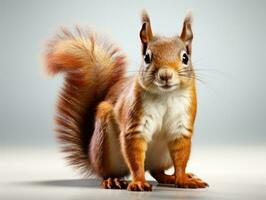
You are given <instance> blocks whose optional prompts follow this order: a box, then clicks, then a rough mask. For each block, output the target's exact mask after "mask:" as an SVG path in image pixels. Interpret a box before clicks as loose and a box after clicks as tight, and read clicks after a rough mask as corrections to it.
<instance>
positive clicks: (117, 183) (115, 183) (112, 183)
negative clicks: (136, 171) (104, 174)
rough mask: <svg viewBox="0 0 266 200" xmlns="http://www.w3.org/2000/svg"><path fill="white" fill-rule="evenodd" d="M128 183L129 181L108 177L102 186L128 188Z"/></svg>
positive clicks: (106, 187)
mask: <svg viewBox="0 0 266 200" xmlns="http://www.w3.org/2000/svg"><path fill="white" fill-rule="evenodd" d="M127 185H128V182H127V181H125V180H121V179H118V178H108V179H105V180H103V182H102V186H103V187H104V188H105V189H126V188H127Z"/></svg>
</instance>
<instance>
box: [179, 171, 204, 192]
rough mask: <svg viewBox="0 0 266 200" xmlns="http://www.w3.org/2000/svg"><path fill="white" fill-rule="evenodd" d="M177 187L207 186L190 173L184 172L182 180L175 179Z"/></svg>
mask: <svg viewBox="0 0 266 200" xmlns="http://www.w3.org/2000/svg"><path fill="white" fill-rule="evenodd" d="M175 185H176V187H178V188H194V189H195V188H206V187H209V185H208V183H206V182H204V181H203V180H201V179H200V178H198V177H197V176H196V175H194V174H192V173H188V174H186V177H185V179H184V180H177V181H176V183H175Z"/></svg>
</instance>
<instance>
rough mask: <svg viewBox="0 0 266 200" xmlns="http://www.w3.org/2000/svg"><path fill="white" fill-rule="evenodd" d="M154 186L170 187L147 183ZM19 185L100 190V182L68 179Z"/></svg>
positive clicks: (152, 182) (154, 182)
mask: <svg viewBox="0 0 266 200" xmlns="http://www.w3.org/2000/svg"><path fill="white" fill-rule="evenodd" d="M148 182H149V183H151V184H152V185H154V186H160V187H171V186H170V185H164V184H159V183H157V182H156V181H148ZM20 184H26V185H35V186H51V187H53V186H56V187H74V188H76V187H77V188H102V186H101V180H99V179H68V180H45V181H32V182H23V183H20Z"/></svg>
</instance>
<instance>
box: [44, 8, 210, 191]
mask: <svg viewBox="0 0 266 200" xmlns="http://www.w3.org/2000/svg"><path fill="white" fill-rule="evenodd" d="M191 21H192V20H191V17H190V16H189V17H187V18H186V19H185V20H184V23H183V29H182V33H181V35H180V36H174V37H161V36H157V35H154V34H153V32H152V29H151V21H150V18H149V16H148V14H147V13H146V12H143V14H142V23H143V24H142V28H141V31H140V39H141V42H142V55H143V57H144V59H143V60H142V63H141V66H140V69H139V72H138V73H136V74H135V76H132V77H126V76H125V57H124V56H123V55H122V54H121V53H120V51H119V50H118V49H117V48H115V47H113V45H108V44H106V43H105V42H103V41H101V40H100V41H99V40H97V35H96V36H95V35H94V34H89V36H87V35H86V34H84V33H82V31H81V30H80V29H78V30H77V35H75V34H72V33H70V32H68V31H66V30H64V31H63V35H62V36H60V37H59V38H57V39H56V40H53V41H52V42H51V43H50V45H49V46H48V51H47V54H46V66H47V72H48V73H49V74H55V73H58V72H64V73H65V75H66V77H65V87H64V88H63V90H62V93H61V95H60V99H59V103H58V107H57V108H58V113H57V116H56V122H57V125H58V128H57V131H58V138H59V140H60V141H61V142H62V143H63V151H65V152H66V153H68V155H67V158H68V159H69V160H70V163H71V164H73V165H76V166H77V167H79V168H81V169H82V170H83V172H88V171H91V172H93V173H94V174H96V175H98V176H99V177H101V178H102V179H103V184H102V185H103V186H104V187H105V188H117V189H122V188H125V186H126V185H127V184H126V183H125V181H123V180H121V179H120V178H122V177H124V176H127V175H128V174H131V175H132V182H131V183H129V185H128V187H127V188H128V189H129V190H132V191H150V190H151V185H150V184H149V183H148V182H147V181H146V179H145V170H150V172H151V174H152V176H153V177H154V178H155V179H156V180H157V181H158V182H162V183H168V184H175V185H176V186H177V187H206V186H207V185H206V183H204V182H203V181H202V180H200V179H198V178H195V177H194V176H192V175H189V174H187V173H186V165H187V162H188V159H189V155H190V150H191V138H192V134H193V129H194V121H195V116H196V112H197V98H196V86H195V73H194V70H193V66H192V62H191V61H190V60H191V51H192V48H191V47H192V45H191V42H192V39H193V33H192V30H191ZM151 55H152V57H149V56H151ZM184 55H186V56H187V59H188V61H189V62H188V63H187V64H185V63H184V62H185V61H184V58H183V57H184ZM147 56H148V58H147V59H148V60H146V59H145V57H147ZM185 58H186V57H185ZM184 98H185V100H184ZM169 99H170V100H169ZM158 101H160V102H159V103H158ZM169 102H170V103H169ZM153 103H154V104H153ZM172 103H173V104H174V105H175V106H176V107H171V106H172ZM150 104H151V105H150ZM153 105H155V106H158V108H156V107H155V108H154V107H153ZM162 105H164V106H165V108H162V107H161V106H162ZM168 106H169V107H168ZM156 109H158V110H156ZM175 109H176V110H175ZM149 112H150V113H149ZM181 114H182V116H180V115H181ZM183 115H184V116H183ZM155 120H158V121H155ZM163 122H165V123H168V124H169V126H170V127H173V128H172V129H174V130H170V128H169V127H167V126H166V127H165V126H164V124H161V123H163ZM158 124H161V126H158V127H157V125H158ZM154 127H155V128H154ZM153 128H154V129H153ZM175 129H176V130H175ZM152 142H155V144H157V143H158V142H165V143H164V145H165V146H163V145H162V146H158V147H156V148H158V149H159V150H161V149H162V151H163V152H161V153H163V154H162V155H159V154H158V158H157V157H156V159H161V160H156V162H154V159H153V157H151V159H146V158H147V156H151V155H150V152H149V150H150V149H149V148H153V147H152V145H151V143H152ZM156 142H157V143H156ZM164 147H165V149H166V150H167V151H165V149H164ZM160 148H161V149H160ZM169 154H170V155H169ZM153 156H154V155H153ZM155 156H157V155H155ZM163 156H165V157H163ZM149 158H150V157H149ZM168 158H169V159H168ZM147 160H148V161H147ZM146 161H147V162H149V163H146ZM157 161H158V162H157ZM158 163H159V164H158ZM146 164H147V165H146ZM172 165H173V166H174V168H175V173H174V174H173V175H166V174H165V173H164V170H166V169H168V168H169V167H171V166H172ZM147 166H148V167H149V168H148V167H147Z"/></svg>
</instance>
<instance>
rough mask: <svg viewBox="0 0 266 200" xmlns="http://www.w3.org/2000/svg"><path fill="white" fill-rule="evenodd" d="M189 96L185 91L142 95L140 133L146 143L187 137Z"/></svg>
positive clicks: (188, 133)
mask: <svg viewBox="0 0 266 200" xmlns="http://www.w3.org/2000/svg"><path fill="white" fill-rule="evenodd" d="M190 103H191V96H190V94H189V93H188V92H187V91H182V92H178V93H173V94H165V95H160V96H158V95H153V94H145V93H144V94H143V95H142V105H143V118H142V122H141V127H140V129H141V132H142V134H143V136H144V137H145V138H146V139H147V141H152V140H157V139H159V140H165V141H170V140H174V139H176V138H178V137H181V136H182V135H187V136H189V135H190V134H191V133H190V132H188V131H187V129H186V128H185V127H188V122H189V121H188V120H189V116H188V107H189V105H190Z"/></svg>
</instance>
